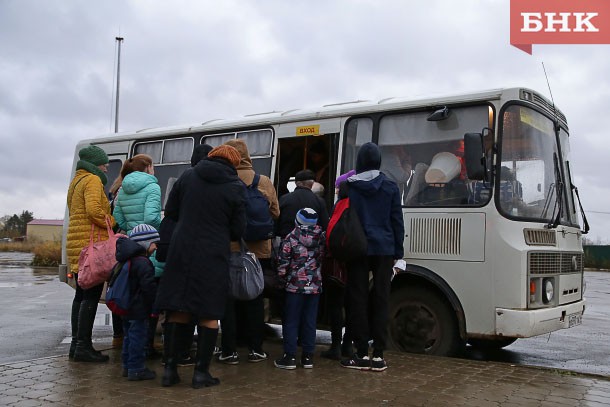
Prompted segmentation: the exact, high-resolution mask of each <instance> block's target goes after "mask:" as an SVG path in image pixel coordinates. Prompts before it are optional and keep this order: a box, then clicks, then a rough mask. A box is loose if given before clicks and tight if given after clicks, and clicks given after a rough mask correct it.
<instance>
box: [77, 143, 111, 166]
mask: <svg viewBox="0 0 610 407" xmlns="http://www.w3.org/2000/svg"><path fill="white" fill-rule="evenodd" d="M78 156H79V157H80V159H81V160H83V161H87V162H90V163H91V164H93V165H102V164H108V155H107V154H106V152H105V151H104V150H102V149H101V148H99V147H98V146H89V147H85V148H82V149H81V150H80V151H79V152H78Z"/></svg>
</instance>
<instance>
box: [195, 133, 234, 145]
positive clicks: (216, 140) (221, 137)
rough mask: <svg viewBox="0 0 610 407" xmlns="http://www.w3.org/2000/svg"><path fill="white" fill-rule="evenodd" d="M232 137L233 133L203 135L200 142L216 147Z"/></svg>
mask: <svg viewBox="0 0 610 407" xmlns="http://www.w3.org/2000/svg"><path fill="white" fill-rule="evenodd" d="M234 138H235V133H225V134H214V135H212V136H203V137H202V138H201V144H209V145H211V146H212V147H218V146H220V145H223V144H224V143H226V142H227V141H229V140H233V139H234Z"/></svg>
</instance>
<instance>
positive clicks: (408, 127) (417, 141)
mask: <svg viewBox="0 0 610 407" xmlns="http://www.w3.org/2000/svg"><path fill="white" fill-rule="evenodd" d="M429 115H430V112H429V111H418V112H412V113H401V114H391V115H386V116H384V117H382V118H381V120H380V122H379V147H380V150H381V154H382V158H381V171H382V172H383V173H384V174H385V175H386V176H388V178H390V179H392V180H393V181H395V182H396V183H397V184H398V186H399V189H400V191H401V198H402V203H403V204H404V205H407V206H441V207H442V206H460V205H469V204H470V205H482V204H484V203H486V202H487V200H488V199H485V200H484V202H483V201H482V200H478V201H476V202H475V201H474V200H473V199H471V198H472V197H471V195H472V189H471V188H470V185H471V184H472V182H471V181H469V180H468V179H467V178H466V169H465V166H464V162H463V161H464V160H463V157H464V142H463V137H464V134H465V133H469V132H480V131H481V130H482V129H483V128H484V127H489V117H490V116H489V107H488V106H487V105H480V106H470V107H455V108H451V109H450V110H449V114H448V116H447V118H446V119H445V120H442V121H429V120H427V118H428V116H429ZM446 165H449V166H451V167H452V168H451V171H450V173H451V176H450V177H448V178H446V177H441V178H438V177H432V176H431V174H432V173H435V172H436V173H438V172H439V166H441V167H442V166H446ZM442 170H443V171H444V170H445V169H444V168H443V169H442ZM485 188H486V189H487V190H488V189H489V186H487V187H485ZM489 196H490V194H487V198H488V197H489Z"/></svg>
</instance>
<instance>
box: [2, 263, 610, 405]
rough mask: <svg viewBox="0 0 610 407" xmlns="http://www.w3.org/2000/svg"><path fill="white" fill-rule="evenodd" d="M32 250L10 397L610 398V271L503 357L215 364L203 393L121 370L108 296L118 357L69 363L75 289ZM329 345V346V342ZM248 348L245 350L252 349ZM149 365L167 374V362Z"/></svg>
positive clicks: (23, 401)
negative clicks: (577, 323)
mask: <svg viewBox="0 0 610 407" xmlns="http://www.w3.org/2000/svg"><path fill="white" fill-rule="evenodd" d="M28 256H29V255H27V254H12V255H7V254H2V253H0V307H2V309H3V311H4V312H3V313H0V327H2V329H0V405H1V406H4V405H7V406H8V405H10V406H46V405H62V406H63V405H66V406H84V405H92V406H105V405H112V406H113V407H115V406H131V405H133V406H136V405H149V406H157V405H159V406H168V405H170V406H171V405H187V404H188V405H193V404H195V405H197V404H212V405H220V406H224V405H227V406H249V405H269V406H275V405H287V404H293V405H297V406H298V405H315V406H319V405H320V406H327V405H328V406H331V405H332V406H336V405H337V406H340V405H355V406H360V405H363V406H378V405H393V406H458V405H463V406H551V405H553V406H564V405H565V406H602V405H610V381H609V380H608V379H610V373H609V372H610V366H608V363H609V362H608V357H609V356H608V354H607V353H608V352H607V349H608V345H607V343H606V342H607V337H608V336H607V333H609V332H610V323H609V317H608V315H609V314H610V307H609V306H608V305H607V304H606V303H607V301H605V298H606V296H607V294H608V293H609V292H610V288H609V287H610V273H586V274H585V277H586V279H587V282H588V289H587V297H588V298H589V299H590V303H589V307H588V310H587V312H586V313H585V318H584V321H583V325H582V326H581V327H577V328H574V329H571V330H562V331H559V332H556V333H553V334H552V335H551V336H544V337H537V338H530V339H525V340H519V341H517V342H516V343H515V344H514V345H511V346H509V347H508V348H507V349H506V350H503V351H501V352H499V353H496V354H492V355H489V354H488V355H485V354H473V352H472V351H470V354H467V355H466V357H467V358H468V359H458V358H442V357H431V356H420V355H412V354H403V353H395V352H388V353H387V354H386V357H387V360H388V365H389V369H388V370H387V371H385V372H381V373H376V372H360V371H353V370H349V369H345V368H342V367H340V366H339V365H338V363H337V362H333V361H328V360H324V359H321V358H319V357H318V358H316V359H315V368H314V369H311V370H309V369H301V368H299V369H297V370H295V371H283V370H279V369H277V368H275V367H274V366H273V362H272V361H271V360H268V361H265V362H262V363H259V364H251V363H247V362H245V361H242V362H241V364H240V365H238V366H228V365H224V364H220V363H218V362H214V363H213V364H212V369H211V371H212V373H213V374H214V375H217V376H218V377H219V378H220V379H221V382H222V383H221V385H220V386H217V387H214V388H207V389H201V390H194V389H192V388H190V380H191V375H192V367H184V368H180V374H181V376H182V379H183V382H182V383H181V384H179V385H177V386H174V387H171V388H163V387H161V386H160V378H157V379H156V380H153V381H147V382H128V381H127V380H126V379H125V378H123V377H121V364H120V353H119V352H118V351H117V350H113V349H110V343H111V340H112V328H111V326H110V318H109V313H108V311H107V309H106V308H105V307H104V306H103V305H100V308H99V311H98V317H97V319H96V324H95V328H94V335H95V336H94V343H95V346H96V347H97V348H99V349H105V350H107V351H108V353H109V354H110V356H111V361H110V362H109V363H106V364H101V365H99V364H85V363H76V362H70V361H68V358H67V357H66V356H65V354H66V353H67V349H68V345H69V337H68V335H69V309H70V303H71V300H72V296H73V290H72V289H71V288H70V287H69V286H67V285H65V284H62V283H59V282H58V280H57V276H56V270H55V269H38V268H31V267H28V266H27V264H28V262H29V258H30V257H28ZM320 333H321V334H322V335H320V338H319V341H320V342H321V343H327V342H328V341H329V340H328V339H329V338H327V336H328V335H327V333H326V332H320ZM325 348H326V346H325V345H320V346H318V351H319V350H321V349H325ZM265 350H266V351H267V352H269V353H270V355H271V356H272V357H279V356H280V354H281V353H282V350H281V342H280V340H279V339H277V338H274V339H269V340H268V341H267V342H266V344H265ZM240 351H241V354H242V356H245V350H244V349H240ZM318 351H317V352H316V354H318ZM49 355H53V356H49ZM40 356H45V357H40ZM476 359H479V360H476ZM490 360H493V361H490ZM524 364H536V365H544V366H547V368H546V369H544V368H533V367H526V366H523V365H524ZM149 367H151V368H153V369H154V370H156V371H157V373H158V374H159V375H160V374H161V373H162V369H163V368H162V366H161V365H160V363H159V361H158V360H157V361H153V362H151V363H150V364H149ZM564 367H565V368H568V369H570V370H563V369H562V368H564ZM574 370H576V371H579V372H584V373H591V372H593V373H600V374H598V375H586V374H585V375H582V374H578V373H576V372H575V371H574Z"/></svg>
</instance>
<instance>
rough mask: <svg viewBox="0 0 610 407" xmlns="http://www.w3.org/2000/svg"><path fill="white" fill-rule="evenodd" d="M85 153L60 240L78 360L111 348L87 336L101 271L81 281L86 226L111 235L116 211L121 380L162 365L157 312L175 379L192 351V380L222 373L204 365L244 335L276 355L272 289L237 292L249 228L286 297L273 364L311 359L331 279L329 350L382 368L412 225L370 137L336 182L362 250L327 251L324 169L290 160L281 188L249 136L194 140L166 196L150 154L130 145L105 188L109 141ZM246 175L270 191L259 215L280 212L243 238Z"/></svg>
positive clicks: (170, 381)
mask: <svg viewBox="0 0 610 407" xmlns="http://www.w3.org/2000/svg"><path fill="white" fill-rule="evenodd" d="M79 158H80V160H79V161H78V163H77V166H76V173H75V175H74V177H73V179H72V181H71V183H70V186H69V189H68V197H67V202H68V209H69V216H70V220H69V228H68V234H67V244H66V247H67V255H68V262H69V269H70V272H71V273H73V275H74V279H75V286H76V290H75V294H74V300H73V302H72V313H71V327H72V341H71V344H70V351H69V358H70V359H71V360H74V361H75V362H89V363H99V362H107V361H108V360H109V357H108V355H105V354H103V353H102V352H100V351H98V350H96V349H94V348H93V345H92V339H91V338H92V331H93V323H94V319H95V315H96V312H97V307H98V302H99V299H100V297H101V296H102V294H103V293H102V291H103V287H104V284H99V285H97V286H94V287H91V288H88V289H83V288H82V287H80V286H79V284H78V268H79V267H78V258H79V254H80V252H81V250H82V249H83V247H85V246H87V245H88V244H89V241H90V238H91V237H92V236H93V237H94V239H95V240H106V239H108V232H107V225H108V224H109V225H110V226H111V227H113V228H114V230H115V231H122V233H124V234H125V235H126V236H127V237H120V238H119V239H118V240H117V243H116V260H117V262H119V263H121V264H125V263H127V262H128V263H129V290H130V294H131V295H130V302H129V309H128V311H127V314H126V315H123V316H119V315H113V346H115V347H119V346H120V347H121V349H122V352H121V361H122V367H123V372H122V374H123V376H124V377H126V378H127V380H130V381H139V380H151V379H155V378H156V376H157V375H156V372H155V371H154V370H153V369H151V368H149V367H147V363H148V364H150V362H147V360H151V359H154V358H155V357H157V356H161V355H159V352H158V349H157V345H156V344H155V343H154V340H155V333H156V330H157V326H158V324H159V320H160V319H161V321H162V323H161V326H162V331H163V347H162V363H163V365H164V368H163V374H162V377H161V385H162V386H166V387H167V386H173V385H175V384H177V383H179V382H180V381H181V379H180V376H179V374H178V366H187V365H194V370H193V376H192V380H191V384H192V387H193V388H201V387H209V386H214V385H218V384H219V383H220V380H219V378H217V377H214V376H213V375H212V373H211V371H210V370H211V364H212V360H213V359H214V358H215V359H216V360H217V362H218V363H225V364H229V365H238V364H239V363H240V361H241V360H242V359H240V355H239V353H238V351H237V347H238V346H244V347H247V349H248V354H247V357H246V358H245V360H247V362H251V363H258V362H264V361H267V360H270V359H271V358H270V355H268V354H267V352H265V350H264V349H263V342H264V332H265V329H264V328H265V308H264V298H263V297H264V295H268V296H269V295H270V294H269V292H266V294H265V293H263V294H261V295H259V296H258V297H256V298H254V299H251V300H238V299H235V298H232V297H231V295H229V284H230V281H229V262H230V256H231V252H239V251H240V242H241V241H245V245H246V246H247V248H248V250H249V251H251V252H253V253H254V254H255V256H256V258H257V259H258V260H259V261H260V263H261V266H262V268H263V269H264V271H265V275H266V276H271V279H270V281H271V284H270V285H271V286H272V287H271V292H272V293H271V296H272V297H273V298H274V299H275V300H277V301H278V302H279V303H280V309H281V318H282V338H283V354H282V355H276V356H277V357H276V358H275V359H274V360H273V364H274V366H275V367H277V368H280V369H288V370H291V369H296V368H297V366H298V365H299V366H302V367H303V368H313V366H314V351H315V344H316V319H317V315H318V304H319V300H320V294H321V293H322V291H323V290H324V291H325V292H326V296H327V298H328V304H329V307H330V321H331V339H332V343H331V346H330V348H329V349H327V350H325V351H323V352H322V353H321V356H322V357H325V358H329V359H336V360H340V364H341V365H342V366H343V367H346V368H350V369H358V370H373V371H383V370H385V369H386V368H387V364H386V361H385V359H384V354H383V352H384V350H385V349H386V342H387V338H386V335H387V334H386V325H387V319H388V306H389V293H390V282H391V277H392V274H393V270H392V267H393V265H394V262H395V261H397V260H399V259H402V258H403V238H404V226H403V220H402V210H401V204H400V192H399V189H398V187H397V185H396V183H395V182H393V181H391V180H390V179H389V178H387V177H386V176H385V175H384V174H383V172H380V170H379V169H380V167H381V154H380V151H379V148H378V146H377V145H376V144H374V143H366V144H364V145H363V146H361V147H360V149H359V152H358V155H357V161H356V166H355V169H354V170H352V171H350V172H349V173H347V174H343V175H342V176H340V177H339V178H337V182H336V184H335V187H336V192H337V193H338V196H339V198H343V197H349V200H350V206H351V208H352V209H353V210H354V211H355V212H356V213H357V214H358V217H359V219H360V221H361V224H362V229H363V231H364V233H365V235H366V240H367V249H366V253H359V254H357V253H356V254H354V256H353V258H352V259H350V260H348V261H347V262H344V263H341V264H337V262H336V261H334V262H333V261H331V260H332V253H331V252H329V250H328V247H327V244H326V229H327V225H328V224H329V218H330V217H329V211H328V210H327V206H326V203H325V201H324V200H323V199H322V198H321V197H320V196H319V195H318V194H316V192H317V190H318V188H319V184H318V183H317V182H316V180H317V179H318V178H317V175H316V173H315V172H314V171H311V170H309V169H305V170H301V171H299V172H297V173H296V174H294V178H295V184H296V187H295V189H294V190H293V191H292V192H290V193H287V194H285V195H283V196H281V197H280V199H279V200H278V197H277V194H276V189H275V187H274V185H273V182H272V181H271V179H269V177H267V176H265V175H263V174H257V173H256V172H255V171H254V169H253V167H252V160H251V158H250V155H249V152H248V147H247V145H246V143H245V142H244V140H241V139H233V140H230V141H228V142H226V143H225V144H223V145H220V146H217V147H214V148H212V147H211V146H208V145H205V144H203V145H199V146H196V147H195V149H194V151H193V155H192V159H191V164H192V166H191V168H189V169H187V170H186V171H184V173H182V175H181V176H180V177H179V178H178V179H177V180H176V181H175V183H174V184H173V187H172V189H171V191H167V192H168V194H169V196H168V198H167V200H166V203H165V207H164V208H162V205H161V188H160V187H159V184H158V182H157V179H156V177H155V176H154V164H153V160H152V158H151V157H150V156H148V155H146V154H137V155H135V156H133V157H132V158H129V159H127V160H126V161H125V162H124V163H123V167H122V169H121V172H120V175H119V177H118V178H117V179H116V180H115V181H114V183H113V184H112V186H111V187H110V188H109V190H110V194H109V195H106V193H105V189H104V186H105V185H106V184H107V183H108V179H107V177H106V173H107V170H108V162H109V159H108V156H107V154H106V153H105V152H104V150H102V149H101V148H99V147H97V146H94V145H91V146H87V147H85V148H83V149H81V150H80V151H79ZM252 185H254V187H255V188H256V189H257V190H258V191H259V192H260V194H261V195H262V196H263V197H264V198H265V199H266V202H267V204H268V205H267V207H266V208H265V209H266V210H267V211H268V213H266V214H265V215H267V216H270V217H271V218H272V219H273V220H274V223H275V228H274V232H273V233H272V234H271V235H269V236H262V237H258V236H257V237H255V238H252V237H250V238H249V239H247V238H245V235H244V233H245V230H246V229H247V227H248V218H249V215H248V212H247V210H246V207H247V200H248V194H247V192H246V191H247V188H248V186H252ZM162 209H163V211H164V213H163V216H162ZM330 213H331V214H332V211H330ZM274 241H275V242H277V243H276V244H273V243H274ZM326 267H342V268H343V269H345V271H346V275H347V279H346V282H345V284H340V283H336V282H334V281H335V280H327V279H326V278H325V275H326V273H325V271H324V270H323V268H326ZM371 273H372V288H370V287H369V274H371ZM344 314H345V316H346V319H345V320H344V318H343V315H344ZM369 316H370V317H369ZM344 326H345V330H343V327H344ZM219 330H220V339H219V338H218V336H219ZM343 331H344V332H343ZM195 338H196V339H195ZM371 339H372V345H370V344H369V342H370V340H371ZM194 341H196V352H195V354H194V356H193V355H191V354H190V351H191V347H192V345H193V343H194ZM299 347H300V348H301V353H300V363H298V364H297V353H298V348H299ZM354 348H355V350H354Z"/></svg>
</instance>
